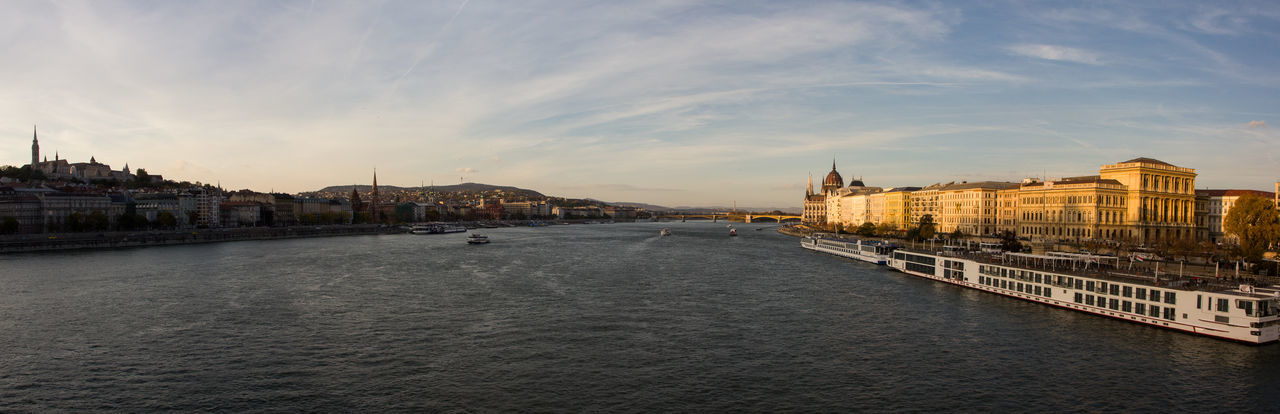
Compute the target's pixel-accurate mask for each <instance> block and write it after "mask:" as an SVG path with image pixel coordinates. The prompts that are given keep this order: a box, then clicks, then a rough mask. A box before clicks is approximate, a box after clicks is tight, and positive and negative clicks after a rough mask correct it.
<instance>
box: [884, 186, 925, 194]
mask: <svg viewBox="0 0 1280 414" xmlns="http://www.w3.org/2000/svg"><path fill="white" fill-rule="evenodd" d="M919 189H920V187H893V188H889V189H886V190H884V192H886V193H897V192H901V191H916V190H919Z"/></svg>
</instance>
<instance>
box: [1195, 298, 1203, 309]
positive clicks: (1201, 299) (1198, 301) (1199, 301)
mask: <svg viewBox="0 0 1280 414" xmlns="http://www.w3.org/2000/svg"><path fill="white" fill-rule="evenodd" d="M1201 302H1204V295H1196V309H1201V308H1200V303H1201Z"/></svg>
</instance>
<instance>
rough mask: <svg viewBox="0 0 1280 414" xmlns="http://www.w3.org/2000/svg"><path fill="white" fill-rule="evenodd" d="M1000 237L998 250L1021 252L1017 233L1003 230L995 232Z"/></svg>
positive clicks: (1020, 243)
mask: <svg viewBox="0 0 1280 414" xmlns="http://www.w3.org/2000/svg"><path fill="white" fill-rule="evenodd" d="M996 237H999V238H1000V250H1004V251H1006V252H1021V251H1022V242H1021V241H1018V235H1017V234H1016V233H1014V232H1012V231H1009V230H1005V231H1002V232H1000V233H997V234H996Z"/></svg>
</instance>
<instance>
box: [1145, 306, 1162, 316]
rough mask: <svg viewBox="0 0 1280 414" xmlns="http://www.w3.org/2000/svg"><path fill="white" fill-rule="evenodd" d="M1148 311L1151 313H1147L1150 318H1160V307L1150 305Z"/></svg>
mask: <svg viewBox="0 0 1280 414" xmlns="http://www.w3.org/2000/svg"><path fill="white" fill-rule="evenodd" d="M1150 311H1151V312H1149V313H1147V314H1148V315H1151V317H1152V318H1159V317H1160V307H1159V306H1156V305H1151V308H1150Z"/></svg>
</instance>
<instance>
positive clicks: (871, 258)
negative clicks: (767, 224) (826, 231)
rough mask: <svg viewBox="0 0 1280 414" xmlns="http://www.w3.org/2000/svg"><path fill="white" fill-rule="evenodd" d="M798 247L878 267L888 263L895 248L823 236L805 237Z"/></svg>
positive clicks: (869, 242) (873, 242)
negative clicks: (877, 265)
mask: <svg viewBox="0 0 1280 414" xmlns="http://www.w3.org/2000/svg"><path fill="white" fill-rule="evenodd" d="M800 246H801V247H804V248H806V249H809V250H817V251H820V252H823V253H830V254H834V255H836V256H843V257H848V258H850V259H858V260H861V261H864V262H870V263H875V264H879V265H882V264H886V263H888V262H889V254H890V253H893V249H894V248H895V247H896V246H894V245H892V244H889V243H883V242H875V241H867V240H850V239H842V238H838V237H835V236H830V235H823V234H819V235H815V236H812V237H805V238H804V239H802V241H801V242H800Z"/></svg>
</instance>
